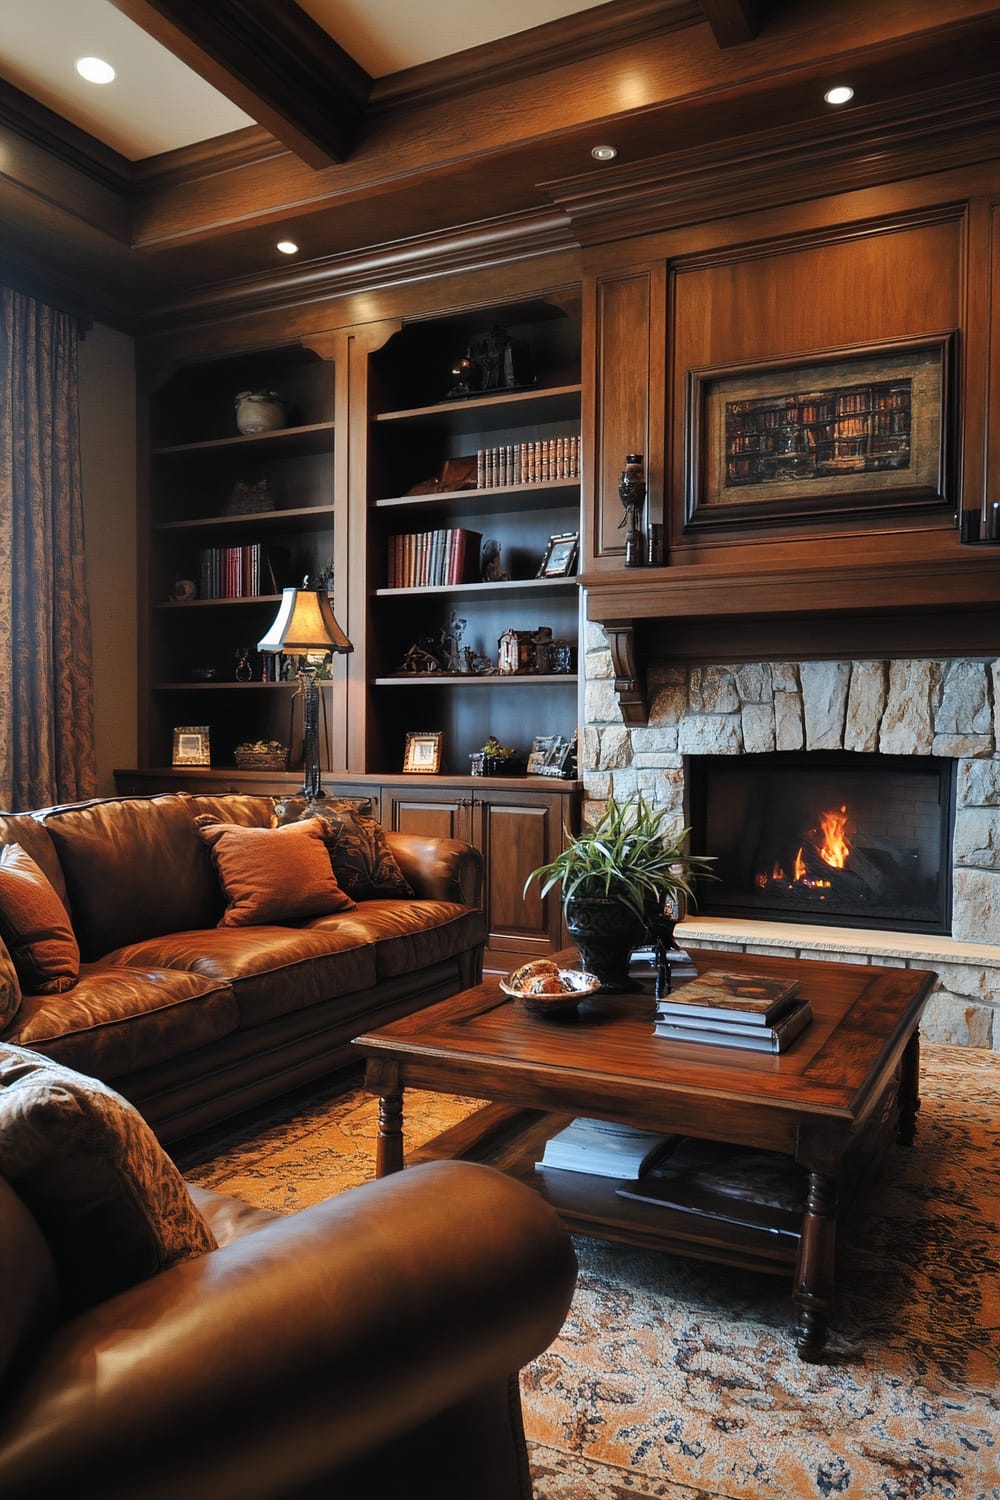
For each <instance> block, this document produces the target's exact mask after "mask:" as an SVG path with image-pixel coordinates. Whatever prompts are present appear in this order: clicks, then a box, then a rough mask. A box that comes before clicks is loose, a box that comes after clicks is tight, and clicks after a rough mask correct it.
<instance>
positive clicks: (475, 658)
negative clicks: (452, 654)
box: [464, 646, 493, 677]
mask: <svg viewBox="0 0 1000 1500" xmlns="http://www.w3.org/2000/svg"><path fill="white" fill-rule="evenodd" d="M464 655H465V670H466V672H468V673H469V674H470V675H471V676H473V677H492V675H493V663H492V662H491V661H490V659H489V657H488V656H481V655H480V653H479V652H478V651H473V649H472V647H471V646H466V647H464Z"/></svg>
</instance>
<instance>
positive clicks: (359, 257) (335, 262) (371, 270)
mask: <svg viewBox="0 0 1000 1500" xmlns="http://www.w3.org/2000/svg"><path fill="white" fill-rule="evenodd" d="M577 248H578V247H577V244H576V241H575V239H574V238H573V235H572V232H571V229H570V225H569V221H568V219H567V218H566V216H565V214H562V213H560V212H558V211H556V210H553V209H548V208H545V209H539V210H536V211H534V212H531V213H526V214H512V215H509V216H507V217H504V218H498V219H489V220H483V221H482V222H481V223H479V224H474V225H469V226H466V227H464V228H462V229H458V230H444V231H442V232H440V233H436V234H428V235H420V236H415V237H414V238H413V239H411V240H397V241H395V242H393V243H392V244H391V245H385V246H379V247H377V248H374V249H367V250H363V251H361V252H353V251H351V252H346V253H345V254H343V255H338V256H330V257H328V258H326V259H323V260H318V261H313V262H312V263H309V264H306V265H302V266H298V267H296V268H295V270H294V271H290V272H289V273H288V274H286V275H283V276H274V275H266V276H255V277H251V278H247V279H245V280H241V281H231V282H226V283H225V284H223V285H220V286H215V287H212V286H209V287H202V288H199V289H198V290H197V291H196V292H193V293H191V294H190V295H187V296H182V297H179V298H177V299H175V300H172V301H168V302H163V303H160V304H158V305H157V308H156V311H155V312H154V313H152V314H150V315H149V316H148V317H145V318H141V319H140V320H139V325H138V326H139V331H140V332H141V333H143V334H155V333H158V332H162V331H164V330H169V329H170V328H172V327H175V326H176V325H178V324H183V325H184V326H185V328H190V327H191V326H197V325H198V324H204V323H212V322H217V321H218V320H219V319H228V318H232V317H247V316H250V315H252V314H261V313H268V312H274V311H277V310H279V309H291V308H296V307H302V306H306V305H308V304H310V303H315V302H326V301H330V300H331V299H333V298H338V297H345V296H349V295H353V294H356V293H359V292H369V291H373V290H375V289H377V288H380V287H386V286H390V285H391V286H400V285H406V284H407V283H410V282H414V281H420V280H427V279H430V278H434V277H438V276H443V275H453V274H456V273H459V272H465V271H478V270H483V269H488V268H489V267H491V266H496V265H500V264H503V265H510V264H512V263H513V262H515V261H521V260H533V259H536V258H537V257H539V256H549V255H554V254H559V253H562V252H564V251H567V250H576V249H577Z"/></svg>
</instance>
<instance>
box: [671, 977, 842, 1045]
mask: <svg viewBox="0 0 1000 1500" xmlns="http://www.w3.org/2000/svg"><path fill="white" fill-rule="evenodd" d="M798 993H799V986H798V981H797V980H795V979H772V978H769V977H765V976H760V975H754V974H730V973H727V972H726V971H724V970H721V969H709V970H708V971H707V972H706V973H704V974H701V975H699V976H698V978H697V979H689V980H688V981H687V982H686V983H684V984H682V985H679V986H678V988H677V989H675V990H674V991H673V992H672V993H671V994H669V995H667V996H666V997H665V998H664V999H662V1000H658V1001H657V1002H656V1022H655V1025H654V1028H653V1029H654V1031H655V1032H656V1035H657V1036H662V1037H666V1038H668V1040H670V1041H674V1042H703V1043H706V1044H707V1045H708V1046H713V1047H748V1048H752V1049H753V1050H754V1051H756V1052H783V1051H784V1050H785V1048H786V1047H787V1046H788V1045H789V1043H790V1042H792V1041H794V1040H795V1038H796V1037H797V1036H798V1035H799V1033H800V1032H801V1031H804V1030H805V1028H806V1027H807V1026H808V1025H809V1022H810V1021H811V1020H812V1007H811V1006H810V1004H809V1001H808V1000H800V999H799V998H798Z"/></svg>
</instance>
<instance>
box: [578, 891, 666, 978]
mask: <svg viewBox="0 0 1000 1500" xmlns="http://www.w3.org/2000/svg"><path fill="white" fill-rule="evenodd" d="M566 930H567V931H568V933H569V935H570V937H571V938H572V939H573V942H574V943H575V944H576V948H577V951H578V952H579V954H580V963H581V964H582V966H583V968H584V969H586V970H587V972H588V973H589V974H596V975H597V978H598V979H599V980H600V981H601V989H602V990H607V991H616V992H617V993H619V994H621V993H623V992H624V993H630V992H633V991H635V990H638V989H641V988H642V986H641V985H639V984H637V983H636V981H635V980H634V979H631V978H630V977H629V972H628V970H629V961H630V959H631V957H632V950H633V948H638V947H640V946H641V945H642V944H643V943H644V942H645V941H646V924H645V923H644V922H643V921H641V920H640V918H639V917H637V916H636V915H635V913H634V912H632V911H629V909H628V907H627V906H623V905H622V904H621V902H620V901H616V900H615V898H614V897H613V896H570V897H569V899H568V900H567V902H566Z"/></svg>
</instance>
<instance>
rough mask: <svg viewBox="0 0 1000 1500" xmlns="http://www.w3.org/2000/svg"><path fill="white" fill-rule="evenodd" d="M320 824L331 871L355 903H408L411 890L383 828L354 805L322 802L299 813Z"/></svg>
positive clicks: (306, 818) (306, 819)
mask: <svg viewBox="0 0 1000 1500" xmlns="http://www.w3.org/2000/svg"><path fill="white" fill-rule="evenodd" d="M302 819H303V822H306V821H308V820H310V819H313V820H315V821H316V822H318V823H321V824H322V825H323V828H324V829H325V830H326V842H327V847H328V849H329V850H330V861H331V863H332V865H333V872H334V874H335V875H336V877H337V880H338V881H339V883H340V885H341V886H342V887H343V889H344V890H345V891H347V893H348V895H350V896H353V897H354V899H355V901H370V900H371V899H372V898H373V897H377V896H390V897H395V898H396V899H397V900H407V899H409V898H412V896H413V887H412V886H411V885H410V882H409V881H408V880H407V878H406V876H405V875H404V874H403V872H402V870H401V869H400V868H399V864H398V862H397V860H396V856H395V855H394V854H393V852H392V850H391V849H390V848H389V841H388V839H387V838H386V836H385V830H384V828H383V827H382V825H381V824H380V823H378V822H376V820H375V819H374V818H369V817H367V816H366V815H365V814H364V813H363V812H361V811H360V810H359V809H358V807H357V806H356V804H355V803H353V802H322V803H319V804H317V805H316V806H314V807H310V808H308V809H307V810H306V811H305V812H304V813H303V814H302Z"/></svg>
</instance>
